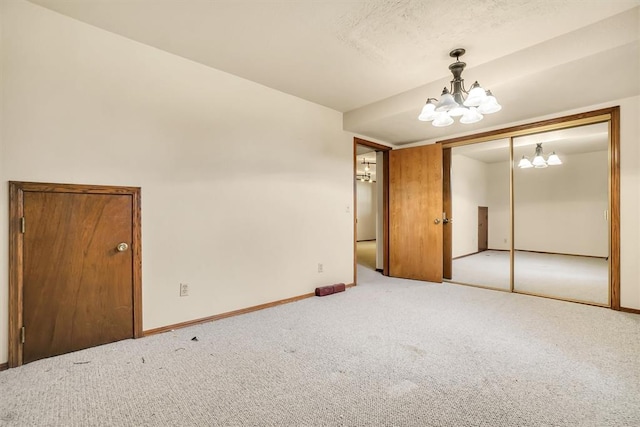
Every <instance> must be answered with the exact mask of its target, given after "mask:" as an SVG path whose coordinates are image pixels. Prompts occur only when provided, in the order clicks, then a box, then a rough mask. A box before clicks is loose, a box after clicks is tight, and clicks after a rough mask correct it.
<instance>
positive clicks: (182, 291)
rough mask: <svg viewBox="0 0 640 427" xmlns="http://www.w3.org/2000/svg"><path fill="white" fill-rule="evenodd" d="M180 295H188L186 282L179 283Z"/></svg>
mask: <svg viewBox="0 0 640 427" xmlns="http://www.w3.org/2000/svg"><path fill="white" fill-rule="evenodd" d="M180 296H181V297H188V296H189V284H188V283H180Z"/></svg>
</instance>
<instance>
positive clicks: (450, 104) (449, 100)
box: [436, 87, 458, 113]
mask: <svg viewBox="0 0 640 427" xmlns="http://www.w3.org/2000/svg"><path fill="white" fill-rule="evenodd" d="M457 106H458V103H457V102H456V101H455V100H454V99H453V95H451V93H449V89H447V88H446V87H445V88H444V90H443V91H442V96H441V97H440V102H438V105H436V111H437V112H439V113H441V112H443V111H449V110H451V109H452V108H455V107H457Z"/></svg>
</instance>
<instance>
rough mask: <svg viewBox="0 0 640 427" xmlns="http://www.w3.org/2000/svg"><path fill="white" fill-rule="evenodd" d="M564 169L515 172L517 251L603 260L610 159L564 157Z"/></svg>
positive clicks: (597, 154)
mask: <svg viewBox="0 0 640 427" xmlns="http://www.w3.org/2000/svg"><path fill="white" fill-rule="evenodd" d="M562 161H563V164H562V165H559V166H550V167H548V168H545V169H535V168H530V169H518V168H516V169H514V217H515V223H514V231H515V237H514V240H515V248H516V249H522V250H530V251H539V252H551V253H560V254H570V255H588V256H598V257H606V256H608V252H609V223H608V221H607V220H606V219H605V211H606V210H607V209H608V203H609V189H608V187H609V178H608V154H607V152H606V151H599V152H593V153H584V154H575V155H563V156H562Z"/></svg>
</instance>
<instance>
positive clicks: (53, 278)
mask: <svg viewBox="0 0 640 427" xmlns="http://www.w3.org/2000/svg"><path fill="white" fill-rule="evenodd" d="M12 184H15V183H12ZM20 184H28V183H19V184H18V185H20ZM26 187H27V188H29V186H28V185H26ZM63 188H64V187H63ZM63 188H62V189H63ZM82 188H83V189H84V187H82ZM109 188H111V187H109ZM75 189H76V190H78V189H77V188H75ZM101 189H102V190H104V191H107V188H101ZM20 190H21V191H20V195H21V197H20V198H19V199H21V200H19V201H21V203H20V206H18V207H15V206H12V211H14V210H16V211H17V210H18V208H21V210H22V216H21V218H24V219H23V220H22V219H21V218H19V219H20V220H21V222H22V221H24V222H23V224H24V225H23V226H21V230H20V231H19V232H18V233H19V234H20V235H21V237H22V240H21V245H18V246H19V247H17V248H16V247H13V248H12V249H11V250H12V252H13V251H14V250H16V249H17V250H19V251H20V252H21V254H18V255H22V256H21V259H20V261H22V277H21V279H22V280H21V282H22V283H21V291H22V295H21V296H22V307H21V308H22V310H21V312H20V310H19V308H18V313H17V316H15V314H16V313H14V314H13V316H15V317H17V318H18V322H20V323H21V325H22V327H23V328H24V330H23V332H22V334H21V335H22V337H21V339H20V341H22V348H21V350H22V351H21V356H22V358H21V359H22V360H18V364H20V363H28V362H31V361H34V360H38V359H42V358H46V357H50V356H56V355H59V354H63V353H68V352H72V351H76V350H80V349H84V348H88V347H93V346H96V345H101V344H106V343H110V342H114V341H119V340H122V339H126V338H133V337H136V336H141V332H142V331H141V322H140V318H139V315H140V313H139V305H140V301H139V299H140V286H139V285H140V283H139V273H140V272H139V221H137V220H136V218H138V219H139V206H138V204H137V203H138V202H139V197H136V194H117V193H116V194H105V193H91V192H73V191H70V192H65V191H48V190H46V189H44V190H41V191H35V190H33V191H25V188H21V189H20ZM54 190H61V188H55V189H54ZM138 191H139V190H138ZM17 193H18V190H16V189H14V188H13V187H12V196H13V195H15V194H17ZM138 194H139V193H138ZM12 204H13V200H12ZM12 216H13V215H12ZM20 249H21V250H20ZM18 258H20V257H19V256H18ZM17 285H18V286H19V285H20V283H18V284H17ZM15 286H16V284H15V283H13V284H12V287H15ZM18 300H19V298H18ZM136 306H137V307H138V309H137V310H136ZM14 312H15V310H14ZM13 316H12V317H13ZM15 317H14V318H15ZM10 352H11V353H12V354H19V352H15V351H12V349H10ZM18 359H20V357H18Z"/></svg>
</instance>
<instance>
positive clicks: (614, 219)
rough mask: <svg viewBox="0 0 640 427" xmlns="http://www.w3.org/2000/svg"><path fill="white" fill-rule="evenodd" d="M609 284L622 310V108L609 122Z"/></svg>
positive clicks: (614, 301) (612, 299)
mask: <svg viewBox="0 0 640 427" xmlns="http://www.w3.org/2000/svg"><path fill="white" fill-rule="evenodd" d="M609 205H610V206H609V227H610V229H609V251H610V253H609V283H610V295H609V296H610V303H611V308H612V309H614V310H620V309H621V307H620V107H614V108H612V109H611V120H610V121H609Z"/></svg>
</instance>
